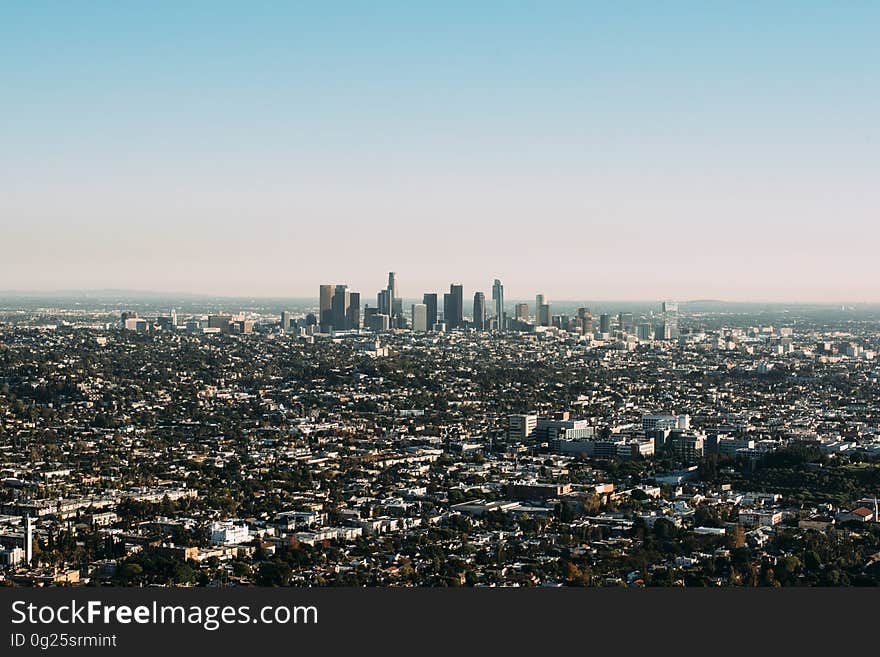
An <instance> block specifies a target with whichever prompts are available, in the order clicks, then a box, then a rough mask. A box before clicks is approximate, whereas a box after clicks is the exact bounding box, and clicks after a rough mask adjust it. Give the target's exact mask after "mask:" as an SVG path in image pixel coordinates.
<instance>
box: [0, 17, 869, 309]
mask: <svg viewBox="0 0 880 657" xmlns="http://www.w3.org/2000/svg"><path fill="white" fill-rule="evenodd" d="M414 5H421V6H414ZM878 24H880V3H877V2H875V1H870V2H847V3H829V2H803V1H801V2H772V3H768V2H745V1H743V2H732V3H713V2H687V3H685V2H669V3H659V2H624V3H610V2H604V3H590V2H586V1H579V2H491V1H489V2H480V3H474V2H434V3H427V2H426V3H413V2H381V1H379V0H376V1H373V2H366V1H364V2H340V3H323V2H309V3H296V2H287V3H251V2H249V3H226V2H218V1H212V2H186V3H180V2H152V3H127V2H119V3H94V4H92V3H88V2H79V3H56V2H52V3H45V4H44V3H40V2H20V3H6V4H5V6H4V7H3V8H2V9H0V224H2V225H0V290H57V289H74V288H77V289H86V288H89V289H95V288H132V289H142V290H156V291H187V292H205V293H211V294H228V295H243V294H247V295H267V296H277V295H283V296H302V295H316V294H317V286H318V284H319V283H322V282H334V283H348V284H349V285H350V286H351V287H352V288H353V289H358V290H360V291H361V292H362V293H364V294H365V295H366V296H367V300H369V298H371V297H372V295H373V294H374V293H375V291H376V290H377V289H379V288H380V287H382V286H383V285H384V283H385V280H386V276H387V272H388V271H389V270H392V269H393V270H396V271H397V272H398V276H399V285H400V291H401V293H402V294H403V295H404V296H407V297H415V296H418V295H420V294H421V293H422V292H423V291H426V290H434V291H438V292H442V291H443V289H444V288H448V284H449V282H451V281H461V282H462V283H464V285H465V293H466V295H472V294H473V291H474V290H475V289H479V290H483V291H485V292H486V293H487V295H488V293H489V292H490V289H491V283H492V279H494V278H495V277H498V278H501V279H502V280H503V281H504V283H505V287H506V295H507V296H508V298H517V297H519V298H530V297H532V296H533V295H534V294H535V292H538V291H542V292H544V293H546V295H547V296H548V298H550V299H551V300H552V299H571V298H574V299H578V298H589V299H624V298H635V299H652V298H656V299H661V298H678V299H682V300H685V299H695V298H718V299H728V300H781V301H874V302H876V301H880V286H878V280H880V276H878V256H877V253H878V244H880V217H878V214H880V212H878V211H880V141H878V123H880V121H878V119H880V85H878V82H877V81H878V80H880V39H878V38H877V33H876V29H877V25H878Z"/></svg>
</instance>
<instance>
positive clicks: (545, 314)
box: [538, 303, 551, 326]
mask: <svg viewBox="0 0 880 657" xmlns="http://www.w3.org/2000/svg"><path fill="white" fill-rule="evenodd" d="M550 320H551V315H550V304H549V303H542V304H541V307H540V308H539V309H538V325H539V326H550Z"/></svg>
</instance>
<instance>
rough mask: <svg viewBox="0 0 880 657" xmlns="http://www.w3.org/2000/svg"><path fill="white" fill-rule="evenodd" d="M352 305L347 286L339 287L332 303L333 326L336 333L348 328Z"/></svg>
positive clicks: (334, 293)
mask: <svg viewBox="0 0 880 657" xmlns="http://www.w3.org/2000/svg"><path fill="white" fill-rule="evenodd" d="M350 304H351V297H350V296H349V292H348V286H347V285H337V286H336V288H335V291H334V292H333V298H332V299H331V302H330V308H331V311H332V312H331V317H332V325H333V329H334V330H335V331H344V330H345V329H346V328H348V326H347V324H348V308H349V306H350Z"/></svg>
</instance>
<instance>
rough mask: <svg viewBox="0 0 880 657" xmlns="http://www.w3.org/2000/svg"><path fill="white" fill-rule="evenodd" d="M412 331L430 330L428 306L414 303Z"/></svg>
mask: <svg viewBox="0 0 880 657" xmlns="http://www.w3.org/2000/svg"><path fill="white" fill-rule="evenodd" d="M412 330H413V331H417V332H424V331H427V330H428V306H426V305H425V304H423V303H414V304H413V306H412Z"/></svg>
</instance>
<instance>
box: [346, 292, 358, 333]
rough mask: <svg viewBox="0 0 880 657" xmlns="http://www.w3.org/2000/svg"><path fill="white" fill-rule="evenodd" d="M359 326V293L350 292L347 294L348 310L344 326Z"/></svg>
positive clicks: (355, 327) (350, 327)
mask: <svg viewBox="0 0 880 657" xmlns="http://www.w3.org/2000/svg"><path fill="white" fill-rule="evenodd" d="M360 327H361V293H360V292H350V293H349V295H348V310H347V312H346V317H345V328H348V329H359V328H360Z"/></svg>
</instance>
